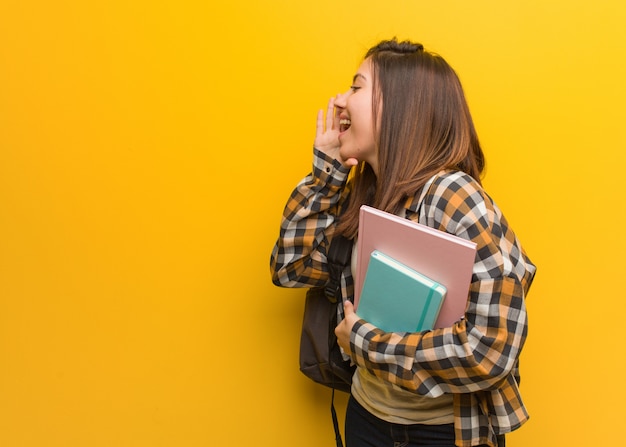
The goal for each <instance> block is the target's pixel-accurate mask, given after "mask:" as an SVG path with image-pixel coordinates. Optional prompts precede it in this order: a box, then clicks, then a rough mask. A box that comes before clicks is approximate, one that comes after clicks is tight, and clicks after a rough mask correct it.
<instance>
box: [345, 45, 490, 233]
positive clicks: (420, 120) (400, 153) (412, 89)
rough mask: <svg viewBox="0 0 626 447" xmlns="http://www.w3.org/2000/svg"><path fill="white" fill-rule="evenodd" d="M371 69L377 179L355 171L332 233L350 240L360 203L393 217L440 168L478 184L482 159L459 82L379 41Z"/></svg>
mask: <svg viewBox="0 0 626 447" xmlns="http://www.w3.org/2000/svg"><path fill="white" fill-rule="evenodd" d="M368 58H369V59H370V61H371V64H372V78H373V79H372V82H373V93H372V94H373V100H372V104H373V106H372V107H373V120H374V129H375V131H376V135H377V137H376V138H377V141H376V146H377V150H378V154H377V156H378V173H377V174H375V173H374V171H373V169H372V167H371V166H370V165H369V164H368V163H366V162H361V163H359V165H358V166H356V167H355V168H354V172H353V179H352V181H353V182H354V183H353V188H352V192H351V194H350V196H351V197H350V201H349V204H348V206H347V208H346V210H345V212H344V213H343V216H342V217H341V219H340V221H339V224H338V227H337V231H338V232H339V233H341V234H343V235H345V236H347V237H349V238H354V237H355V236H356V233H357V231H358V225H359V209H360V207H361V205H364V204H365V205H370V206H373V207H375V208H378V209H381V210H383V211H387V212H390V213H394V214H395V213H397V212H398V211H399V210H400V208H401V207H402V205H404V203H405V202H406V200H407V199H408V198H409V197H413V196H414V195H415V194H416V193H417V192H418V191H419V190H420V189H421V188H422V187H423V186H424V184H425V183H426V181H427V180H428V179H429V178H430V177H431V176H433V175H434V174H436V173H437V172H439V171H441V170H442V169H454V170H460V171H463V172H465V173H467V174H469V175H470V176H472V177H473V178H474V179H476V180H477V181H479V182H480V176H481V174H482V171H483V169H484V164H485V161H484V156H483V152H482V149H481V147H480V144H479V142H478V136H477V134H476V130H475V128H474V123H473V121H472V117H471V115H470V112H469V108H468V106H467V101H466V100H465V95H464V93H463V89H462V87H461V82H460V81H459V78H458V76H457V75H456V73H455V72H454V70H453V69H452V67H450V65H448V63H447V62H446V61H445V60H444V59H443V58H442V57H441V56H439V55H437V54H434V53H431V52H428V51H425V50H424V47H423V46H422V45H421V44H419V43H413V42H409V41H404V42H398V41H397V40H396V39H392V40H386V41H382V42H380V43H379V44H378V45H376V46H374V47H372V48H371V49H370V50H369V51H368V52H367V54H366V55H365V59H368Z"/></svg>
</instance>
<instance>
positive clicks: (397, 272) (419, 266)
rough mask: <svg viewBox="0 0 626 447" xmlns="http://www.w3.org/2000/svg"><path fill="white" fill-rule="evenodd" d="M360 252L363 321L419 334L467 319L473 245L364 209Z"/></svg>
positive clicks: (358, 274)
mask: <svg viewBox="0 0 626 447" xmlns="http://www.w3.org/2000/svg"><path fill="white" fill-rule="evenodd" d="M356 249H357V253H356V255H357V271H356V272H355V307H356V313H357V315H358V316H359V317H361V318H363V319H364V320H366V321H368V322H370V323H372V324H374V325H375V326H377V327H379V328H381V329H382V330H384V331H386V332H419V331H422V330H429V329H433V328H439V327H448V326H452V325H453V324H454V323H455V322H456V321H458V320H459V319H461V318H462V317H463V315H464V314H465V308H466V305H467V299H468V296H469V286H470V282H471V278H472V269H473V266H474V260H475V257H476V244H475V243H473V242H471V241H468V240H466V239H463V238H460V237H457V236H454V235H451V234H449V233H446V232H443V231H439V230H435V229H433V228H430V227H428V226H426V225H421V224H419V223H415V222H413V221H410V220H408V219H403V218H401V217H399V216H396V215H393V214H390V213H386V212H384V211H380V210H377V209H375V208H372V207H368V206H363V207H361V212H360V220H359V239H358V242H357V247H356Z"/></svg>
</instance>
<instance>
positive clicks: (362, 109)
mask: <svg viewBox="0 0 626 447" xmlns="http://www.w3.org/2000/svg"><path fill="white" fill-rule="evenodd" d="M372 87H373V85H372V68H371V62H370V60H369V59H366V60H365V61H363V63H362V64H361V66H360V67H359V69H358V71H357V73H356V74H355V75H354V78H353V81H352V86H351V87H350V90H348V91H347V92H346V93H344V94H343V95H339V97H338V98H337V99H336V100H335V107H337V113H338V114H339V119H340V126H339V132H340V133H339V144H340V149H339V155H341V158H343V159H344V160H347V159H348V158H356V159H357V160H359V161H365V162H367V163H368V164H369V165H370V166H372V169H373V170H374V172H378V158H377V151H376V136H375V132H374V120H373V113H372V92H373V90H372Z"/></svg>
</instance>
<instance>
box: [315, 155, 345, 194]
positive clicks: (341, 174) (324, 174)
mask: <svg viewBox="0 0 626 447" xmlns="http://www.w3.org/2000/svg"><path fill="white" fill-rule="evenodd" d="M349 173H350V167H349V166H344V165H343V164H341V163H340V162H339V160H335V159H334V158H332V157H329V156H328V155H326V154H325V153H324V152H322V151H320V150H319V149H317V148H315V147H314V148H313V176H314V177H317V178H318V179H319V180H320V181H321V182H322V183H324V184H327V185H329V186H335V187H342V186H343V185H344V184H345V183H346V180H347V179H348V174H349Z"/></svg>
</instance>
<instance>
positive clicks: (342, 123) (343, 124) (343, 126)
mask: <svg viewBox="0 0 626 447" xmlns="http://www.w3.org/2000/svg"><path fill="white" fill-rule="evenodd" d="M351 124H352V121H350V120H349V119H348V118H342V119H340V120H339V132H345V131H346V130H348V129H349V128H350V125H351Z"/></svg>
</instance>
